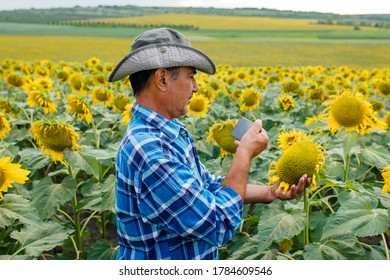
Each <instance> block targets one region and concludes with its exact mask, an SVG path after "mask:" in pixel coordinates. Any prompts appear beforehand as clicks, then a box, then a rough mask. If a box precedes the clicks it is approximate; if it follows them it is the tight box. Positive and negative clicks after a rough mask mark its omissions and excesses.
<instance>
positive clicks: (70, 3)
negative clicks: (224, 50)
mask: <svg viewBox="0 0 390 280" xmlns="http://www.w3.org/2000/svg"><path fill="white" fill-rule="evenodd" d="M77 5H78V6H81V7H95V6H99V5H104V6H112V5H118V6H121V5H136V6H157V7H162V6H166V7H215V8H245V7H246V8H248V7H251V8H269V9H278V10H292V11H306V12H309V11H314V12H321V13H336V14H390V2H389V1H388V0H212V1H210V0H110V1H109V0H106V1H104V0H66V1H64V0H61V1H60V0H39V1H37V0H0V10H15V9H31V8H36V9H44V8H59V7H74V6H77Z"/></svg>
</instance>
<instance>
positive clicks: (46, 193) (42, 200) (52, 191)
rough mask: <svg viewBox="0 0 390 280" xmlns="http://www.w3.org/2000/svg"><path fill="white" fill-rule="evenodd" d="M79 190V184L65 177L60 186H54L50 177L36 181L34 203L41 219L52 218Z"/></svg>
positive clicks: (33, 193) (33, 191) (33, 190)
mask: <svg viewBox="0 0 390 280" xmlns="http://www.w3.org/2000/svg"><path fill="white" fill-rule="evenodd" d="M76 190H77V182H76V180H75V179H74V178H72V177H69V176H68V177H65V179H64V180H63V181H62V182H61V183H60V184H54V183H53V182H52V180H51V178H50V177H46V178H44V179H42V180H39V181H34V183H33V189H32V197H33V200H32V202H33V203H34V205H35V207H36V208H37V210H38V213H39V216H40V217H41V219H43V220H44V219H47V218H49V217H51V216H52V215H53V214H54V213H55V212H56V211H57V210H58V208H59V207H60V206H61V205H63V204H64V203H66V202H68V201H69V200H70V199H71V198H72V197H73V195H74V194H75V193H76Z"/></svg>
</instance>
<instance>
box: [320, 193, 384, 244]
mask: <svg viewBox="0 0 390 280" xmlns="http://www.w3.org/2000/svg"><path fill="white" fill-rule="evenodd" d="M389 225H390V224H389V218H388V214H387V210H385V209H378V208H375V209H371V199H370V198H369V197H367V196H361V197H357V198H352V199H349V200H346V201H345V202H343V203H342V205H341V207H340V208H339V209H338V211H337V212H336V213H334V214H332V216H330V217H329V219H328V221H327V223H326V225H325V227H324V233H323V235H322V239H326V238H329V237H332V236H337V235H342V234H346V233H350V234H354V235H355V236H358V237H363V236H373V235H377V234H381V233H383V232H385V231H386V230H387V228H388V227H389Z"/></svg>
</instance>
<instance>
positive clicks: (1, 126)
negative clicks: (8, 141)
mask: <svg viewBox="0 0 390 280" xmlns="http://www.w3.org/2000/svg"><path fill="white" fill-rule="evenodd" d="M10 130H11V127H10V125H9V123H8V120H7V118H6V116H5V115H4V114H3V113H1V112H0V140H3V139H4V138H5V137H7V136H8V133H9V132H10Z"/></svg>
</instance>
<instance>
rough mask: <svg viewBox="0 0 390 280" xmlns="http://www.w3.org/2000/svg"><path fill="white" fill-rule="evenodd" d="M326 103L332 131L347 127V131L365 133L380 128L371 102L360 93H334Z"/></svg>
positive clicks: (325, 111) (326, 114)
mask: <svg viewBox="0 0 390 280" xmlns="http://www.w3.org/2000/svg"><path fill="white" fill-rule="evenodd" d="M324 105H325V106H328V107H327V108H326V109H325V110H324V116H326V117H328V127H329V129H330V131H331V132H332V133H335V132H336V131H337V130H341V129H345V132H351V131H357V132H359V134H361V135H364V134H366V133H369V132H370V131H372V130H374V129H375V128H379V126H378V124H379V123H380V122H379V121H378V119H377V117H376V114H375V113H374V110H373V109H372V106H371V104H370V103H369V102H367V101H366V100H364V98H363V96H362V95H361V94H360V93H357V94H355V95H353V94H352V93H351V92H349V91H344V92H343V93H342V94H340V95H332V96H331V100H330V101H328V102H325V103H324Z"/></svg>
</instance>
